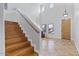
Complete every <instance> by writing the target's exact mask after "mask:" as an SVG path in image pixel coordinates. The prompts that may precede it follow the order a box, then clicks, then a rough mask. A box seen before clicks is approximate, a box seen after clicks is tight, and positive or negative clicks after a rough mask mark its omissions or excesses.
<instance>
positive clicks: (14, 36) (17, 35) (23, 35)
mask: <svg viewBox="0 0 79 59" xmlns="http://www.w3.org/2000/svg"><path fill="white" fill-rule="evenodd" d="M17 37H25V34H23V33H22V34H17V33H16V34H14V35H7V36H5V39H11V38H17ZM26 38H27V37H26Z"/></svg>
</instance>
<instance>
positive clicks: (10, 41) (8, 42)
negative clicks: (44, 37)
mask: <svg viewBox="0 0 79 59" xmlns="http://www.w3.org/2000/svg"><path fill="white" fill-rule="evenodd" d="M24 41H27V38H26V37H17V38H12V39H7V40H5V44H6V45H10V44H15V43H18V42H24Z"/></svg>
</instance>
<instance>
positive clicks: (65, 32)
mask: <svg viewBox="0 0 79 59" xmlns="http://www.w3.org/2000/svg"><path fill="white" fill-rule="evenodd" d="M61 28H62V29H61V32H62V39H68V40H69V39H70V38H71V19H70V18H68V19H62V24H61Z"/></svg>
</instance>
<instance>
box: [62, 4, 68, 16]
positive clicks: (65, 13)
mask: <svg viewBox="0 0 79 59" xmlns="http://www.w3.org/2000/svg"><path fill="white" fill-rule="evenodd" d="M64 7H65V9H64V13H63V16H64V17H67V16H68V13H67V9H66V4H65V5H64Z"/></svg>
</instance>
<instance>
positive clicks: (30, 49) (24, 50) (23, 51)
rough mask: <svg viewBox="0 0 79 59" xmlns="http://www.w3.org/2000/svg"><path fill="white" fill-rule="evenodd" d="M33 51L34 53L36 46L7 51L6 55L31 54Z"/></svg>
mask: <svg viewBox="0 0 79 59" xmlns="http://www.w3.org/2000/svg"><path fill="white" fill-rule="evenodd" d="M32 53H34V48H33V47H31V46H30V47H26V48H22V49H18V50H16V51H13V52H10V53H7V54H6V55H9V56H25V55H26V56H30V55H31V54H32Z"/></svg>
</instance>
